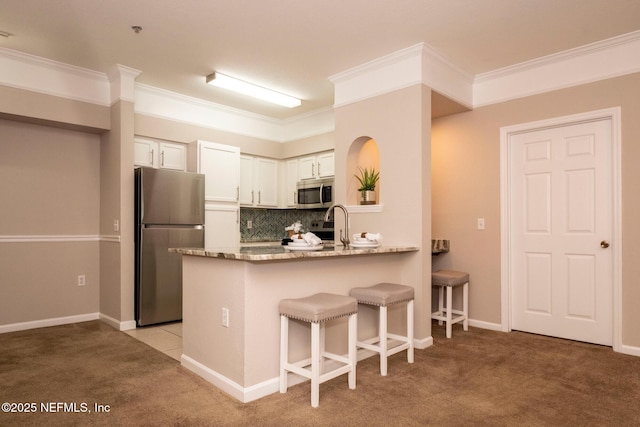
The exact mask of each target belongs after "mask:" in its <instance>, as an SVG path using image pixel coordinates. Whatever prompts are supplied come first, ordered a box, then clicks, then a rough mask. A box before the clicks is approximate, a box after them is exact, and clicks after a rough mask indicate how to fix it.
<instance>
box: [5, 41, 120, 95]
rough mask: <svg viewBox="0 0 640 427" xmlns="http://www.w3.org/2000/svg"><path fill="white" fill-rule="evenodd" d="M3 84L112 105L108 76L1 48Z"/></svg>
mask: <svg viewBox="0 0 640 427" xmlns="http://www.w3.org/2000/svg"><path fill="white" fill-rule="evenodd" d="M0 69H1V70H2V74H1V75H0V78H1V80H0V84H2V85H5V86H9V87H13V88H17V89H24V90H29V91H33V92H38V93H42V94H45V95H52V96H59V97H62V98H67V99H72V100H75V101H82V102H89V103H91V104H97V105H103V106H109V105H110V84H109V80H108V79H107V75H106V74H105V73H100V72H97V71H93V70H88V69H86V68H81V67H76V66H74V65H69V64H65V63H62V62H58V61H53V60H50V59H47V58H42V57H39V56H35V55H30V54H28V53H24V52H19V51H17V50H11V49H7V48H3V47H0Z"/></svg>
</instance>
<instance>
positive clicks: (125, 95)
mask: <svg viewBox="0 0 640 427" xmlns="http://www.w3.org/2000/svg"><path fill="white" fill-rule="evenodd" d="M140 73H141V71H140V70H136V69H134V68H130V67H125V66H124V65H120V64H116V65H114V66H113V67H111V69H109V71H108V72H107V77H108V78H109V83H110V86H111V92H110V93H111V104H113V103H115V102H116V101H118V100H122V101H129V102H135V80H136V77H138V76H139V75H140Z"/></svg>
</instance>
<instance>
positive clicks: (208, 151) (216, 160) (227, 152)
mask: <svg viewBox="0 0 640 427" xmlns="http://www.w3.org/2000/svg"><path fill="white" fill-rule="evenodd" d="M198 150H199V151H198V154H199V156H198V172H199V173H203V174H204V175H205V189H204V191H205V197H204V198H205V200H207V201H218V202H236V203H237V202H238V199H239V197H240V194H239V192H240V149H239V148H238V147H232V146H228V145H222V144H215V143H211V142H204V141H200V142H199V146H198Z"/></svg>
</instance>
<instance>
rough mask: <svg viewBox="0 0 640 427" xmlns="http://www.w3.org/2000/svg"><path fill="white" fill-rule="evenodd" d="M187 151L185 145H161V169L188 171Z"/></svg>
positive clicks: (162, 143) (159, 163)
mask: <svg viewBox="0 0 640 427" xmlns="http://www.w3.org/2000/svg"><path fill="white" fill-rule="evenodd" d="M186 159H187V150H186V149H185V146H184V145H180V144H169V143H167V142H161V143H160V159H159V162H158V167H159V168H161V169H174V170H180V171H183V170H186V166H187V162H186Z"/></svg>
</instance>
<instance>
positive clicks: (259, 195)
mask: <svg viewBox="0 0 640 427" xmlns="http://www.w3.org/2000/svg"><path fill="white" fill-rule="evenodd" d="M261 198H262V192H261V191H260V190H258V204H260V201H261Z"/></svg>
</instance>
